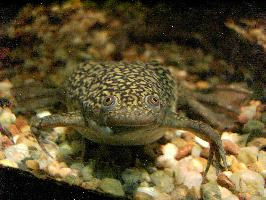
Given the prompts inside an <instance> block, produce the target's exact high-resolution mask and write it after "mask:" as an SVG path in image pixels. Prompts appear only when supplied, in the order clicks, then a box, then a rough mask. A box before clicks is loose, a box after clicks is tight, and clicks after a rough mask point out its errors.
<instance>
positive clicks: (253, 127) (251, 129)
mask: <svg viewBox="0 0 266 200" xmlns="http://www.w3.org/2000/svg"><path fill="white" fill-rule="evenodd" d="M264 127H265V125H264V123H263V122H261V121H258V120H249V121H248V122H247V123H246V124H245V125H244V127H243V132H244V133H248V134H252V133H255V132H261V131H262V130H263V128H264Z"/></svg>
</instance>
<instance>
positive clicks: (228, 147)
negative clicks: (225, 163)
mask: <svg viewBox="0 0 266 200" xmlns="http://www.w3.org/2000/svg"><path fill="white" fill-rule="evenodd" d="M222 142H223V146H224V150H225V151H226V152H227V153H229V154H232V155H237V154H238V153H239V150H240V148H239V146H238V145H237V144H235V143H233V142H231V141H230V140H222Z"/></svg>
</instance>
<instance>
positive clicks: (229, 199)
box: [218, 186, 239, 200]
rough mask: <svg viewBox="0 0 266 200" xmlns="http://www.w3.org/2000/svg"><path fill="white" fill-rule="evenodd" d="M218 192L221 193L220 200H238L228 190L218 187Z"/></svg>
mask: <svg viewBox="0 0 266 200" xmlns="http://www.w3.org/2000/svg"><path fill="white" fill-rule="evenodd" d="M218 187H219V189H220V191H221V195H222V199H223V200H239V198H238V197H237V196H236V195H234V194H233V193H232V192H231V191H230V190H228V189H227V188H225V187H221V186H218Z"/></svg>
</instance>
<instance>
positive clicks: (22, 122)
mask: <svg viewBox="0 0 266 200" xmlns="http://www.w3.org/2000/svg"><path fill="white" fill-rule="evenodd" d="M26 125H28V122H27V120H26V119H25V118H24V117H22V116H19V117H17V119H16V126H17V128H18V129H21V128H22V127H24V126H26Z"/></svg>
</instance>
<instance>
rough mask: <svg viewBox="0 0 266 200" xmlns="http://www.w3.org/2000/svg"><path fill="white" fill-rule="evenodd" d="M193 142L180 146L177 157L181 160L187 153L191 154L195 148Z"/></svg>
mask: <svg viewBox="0 0 266 200" xmlns="http://www.w3.org/2000/svg"><path fill="white" fill-rule="evenodd" d="M193 146H194V145H193V144H187V145H186V146H184V147H182V148H179V150H178V154H177V155H176V157H175V158H176V159H177V160H180V159H182V158H184V157H186V156H187V155H189V154H191V151H192V148H193Z"/></svg>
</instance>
